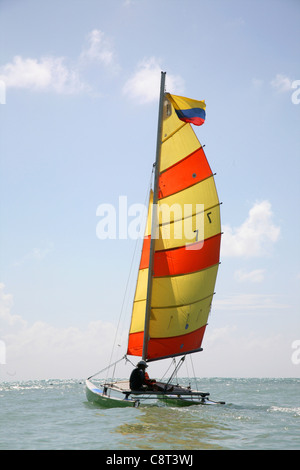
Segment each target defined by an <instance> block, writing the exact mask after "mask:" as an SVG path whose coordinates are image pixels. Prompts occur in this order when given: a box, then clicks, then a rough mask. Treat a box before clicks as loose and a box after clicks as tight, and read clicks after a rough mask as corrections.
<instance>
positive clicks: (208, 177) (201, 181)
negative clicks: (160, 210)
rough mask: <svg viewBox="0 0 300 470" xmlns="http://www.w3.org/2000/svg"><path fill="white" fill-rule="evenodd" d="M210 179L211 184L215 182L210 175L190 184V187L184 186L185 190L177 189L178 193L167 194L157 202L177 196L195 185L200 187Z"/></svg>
mask: <svg viewBox="0 0 300 470" xmlns="http://www.w3.org/2000/svg"><path fill="white" fill-rule="evenodd" d="M210 178H212V179H213V182H215V180H214V175H213V174H211V175H209V176H207V177H206V178H203V179H202V180H200V181H197V182H196V183H193V184H191V185H190V186H186V187H185V188H182V189H179V191H175V192H174V193H172V194H169V195H168V196H165V197H161V198H158V201H159V202H160V201H162V200H164V199H167V198H168V197H172V196H174V195H175V194H179V193H181V192H182V191H186V190H187V189H190V188H192V187H194V186H197V184H199V185H200V184H201V183H203V182H204V181H206V180H208V179H210Z"/></svg>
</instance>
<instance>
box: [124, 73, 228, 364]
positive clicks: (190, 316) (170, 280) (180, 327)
mask: <svg viewBox="0 0 300 470" xmlns="http://www.w3.org/2000/svg"><path fill="white" fill-rule="evenodd" d="M163 83H164V82H163ZM160 121H161V126H160V128H159V133H158V136H159V137H158V141H159V146H158V149H159V150H158V157H157V160H156V178H155V181H156V183H155V184H154V189H153V191H151V193H150V200H149V208H148V220H147V224H146V229H145V236H144V241H143V248H142V253H141V261H140V266H139V272H138V279H137V285H136V291H135V298H134V303H133V310H132V318H131V326H130V331H129V338H128V350H127V354H128V355H134V356H142V357H143V359H145V360H147V361H151V360H158V359H162V358H165V357H173V356H178V355H185V354H189V353H192V352H195V351H199V350H201V344H202V340H203V335H204V332H205V328H206V325H207V320H208V316H209V313H210V309H211V303H212V297H213V295H214V288H215V282H216V276H217V271H218V266H219V256H220V240H221V223H220V204H219V199H218V195H217V191H216V186H215V181H214V175H213V173H212V171H211V168H210V165H209V163H208V161H207V159H206V156H205V153H204V150H203V147H202V146H201V144H200V143H199V140H198V139H197V137H196V135H195V133H194V130H193V128H192V126H191V125H190V124H189V123H185V122H183V121H182V120H180V119H179V118H178V116H177V113H176V112H175V109H174V102H173V99H172V95H169V94H168V93H163V95H161V116H160ZM153 208H155V210H153ZM152 219H153V220H152Z"/></svg>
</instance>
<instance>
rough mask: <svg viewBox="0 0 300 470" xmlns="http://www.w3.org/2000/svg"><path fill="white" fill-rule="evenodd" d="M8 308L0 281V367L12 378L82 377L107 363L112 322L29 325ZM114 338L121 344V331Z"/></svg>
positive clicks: (8, 296)
mask: <svg viewBox="0 0 300 470" xmlns="http://www.w3.org/2000/svg"><path fill="white" fill-rule="evenodd" d="M12 307H13V296H12V295H11V294H7V293H6V292H5V286H4V284H3V283H1V284H0V340H1V345H5V350H6V351H5V352H6V364H5V366H3V365H2V364H1V367H5V371H6V373H7V375H8V376H10V377H12V378H14V379H15V380H27V379H44V378H49V377H53V378H68V377H82V378H83V377H86V376H88V375H91V374H92V373H95V372H97V371H98V370H99V369H102V368H104V367H105V366H107V364H108V361H109V356H110V354H111V349H112V345H113V341H114V338H115V335H116V327H115V325H114V324H112V323H110V322H104V321H101V320H99V321H96V322H90V323H89V324H88V325H87V326H86V328H84V329H80V328H78V327H72V326H70V327H55V326H52V325H50V324H48V323H46V322H42V321H38V322H35V323H33V324H29V323H28V322H27V321H25V320H24V319H23V318H22V317H21V316H19V315H14V314H12V313H11V310H12ZM118 338H119V339H118V342H120V341H121V342H122V343H123V344H124V343H125V340H124V333H123V335H122V334H121V333H120V334H119V335H118ZM122 352H123V351H122ZM123 354H124V352H123ZM121 355H122V354H121V353H120V356H119V357H118V359H119V358H120V357H121ZM114 360H116V359H114Z"/></svg>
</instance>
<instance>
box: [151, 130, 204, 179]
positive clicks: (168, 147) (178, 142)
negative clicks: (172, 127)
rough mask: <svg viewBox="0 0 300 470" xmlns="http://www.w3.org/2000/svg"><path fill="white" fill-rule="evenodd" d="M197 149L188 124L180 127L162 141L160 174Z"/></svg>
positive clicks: (193, 135)
mask: <svg viewBox="0 0 300 470" xmlns="http://www.w3.org/2000/svg"><path fill="white" fill-rule="evenodd" d="M163 134H164V133H163ZM199 147H200V144H199V140H198V139H197V137H196V135H195V133H194V131H193V129H192V127H191V126H190V124H185V125H184V126H182V127H180V128H179V130H177V131H176V132H175V133H174V134H173V135H172V136H171V137H170V138H169V139H166V140H165V141H163V145H162V149H161V161H160V172H162V171H164V170H166V169H167V168H169V167H170V166H172V165H174V164H175V163H177V162H179V161H180V160H182V159H183V158H186V157H187V156H188V155H190V154H191V153H193V152H195V150H197V149H198V148H199Z"/></svg>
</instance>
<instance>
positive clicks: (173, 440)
mask: <svg viewBox="0 0 300 470" xmlns="http://www.w3.org/2000/svg"><path fill="white" fill-rule="evenodd" d="M207 408H208V407H204V406H193V407H189V408H167V407H149V408H146V407H145V408H140V409H139V410H138V414H137V416H136V419H135V421H134V422H131V423H128V424H122V425H120V426H118V427H117V428H116V429H115V432H117V433H120V434H122V435H123V436H126V441H127V445H128V448H131V449H145V450H147V449H186V450H189V449H223V448H224V447H222V446H221V445H220V443H219V440H220V434H222V433H224V431H226V432H228V428H227V426H226V425H223V424H221V423H220V422H217V421H216V420H215V419H214V418H213V415H211V413H210V412H209V411H207Z"/></svg>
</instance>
